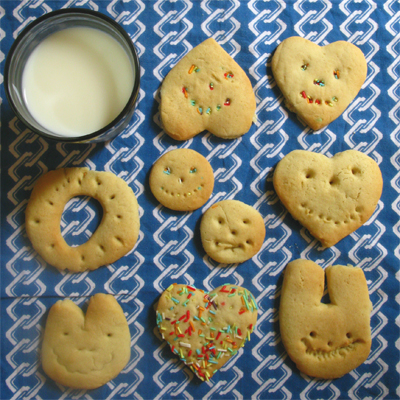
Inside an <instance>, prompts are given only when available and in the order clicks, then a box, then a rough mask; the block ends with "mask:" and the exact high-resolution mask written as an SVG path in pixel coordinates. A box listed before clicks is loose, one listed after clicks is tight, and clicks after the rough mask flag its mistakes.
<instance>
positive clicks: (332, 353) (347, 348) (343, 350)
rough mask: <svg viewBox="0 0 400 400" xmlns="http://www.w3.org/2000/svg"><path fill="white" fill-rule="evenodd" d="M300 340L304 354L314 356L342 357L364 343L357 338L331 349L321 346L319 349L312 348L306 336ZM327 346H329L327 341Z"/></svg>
mask: <svg viewBox="0 0 400 400" xmlns="http://www.w3.org/2000/svg"><path fill="white" fill-rule="evenodd" d="M301 341H302V342H303V343H304V345H305V347H306V354H309V355H311V356H313V357H316V358H321V357H323V358H329V357H343V356H345V355H346V354H348V353H350V352H352V351H357V346H359V345H360V344H362V343H365V342H364V341H363V340H361V339H357V340H354V341H353V342H351V343H350V344H347V345H343V346H339V347H337V348H335V349H333V350H326V349H323V348H319V349H316V348H314V347H313V346H312V344H311V343H310V342H309V340H308V339H307V338H302V339H301ZM328 346H330V344H329V342H328Z"/></svg>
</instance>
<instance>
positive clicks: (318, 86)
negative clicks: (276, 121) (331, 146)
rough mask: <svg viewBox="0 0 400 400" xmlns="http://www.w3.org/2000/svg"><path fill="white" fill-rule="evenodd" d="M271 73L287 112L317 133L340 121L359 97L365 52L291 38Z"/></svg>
mask: <svg viewBox="0 0 400 400" xmlns="http://www.w3.org/2000/svg"><path fill="white" fill-rule="evenodd" d="M272 73H273V75H274V78H275V81H276V83H277V85H278V86H279V89H280V90H281V92H282V94H283V96H284V98H285V104H286V106H287V108H288V109H289V110H290V111H292V112H294V113H296V114H297V115H298V116H299V118H300V119H301V120H303V121H304V122H305V123H306V124H307V125H308V126H309V127H310V128H311V129H313V130H318V129H321V128H323V127H324V126H326V125H328V124H329V123H331V122H332V121H333V120H335V119H336V118H338V117H339V116H340V115H341V114H342V113H343V111H344V110H345V109H346V108H347V106H348V105H349V104H350V102H351V101H353V99H354V98H355V97H356V96H357V93H358V92H359V91H360V89H361V86H362V85H363V83H364V81H365V78H366V76H367V62H366V60H365V57H364V54H363V53H362V51H361V50H360V49H359V48H358V47H357V46H355V45H353V44H351V43H348V42H344V41H338V42H334V43H331V44H329V45H327V46H323V47H320V46H318V45H317V44H315V43H312V42H310V41H309V40H307V39H303V38H301V37H290V38H288V39H285V40H284V41H283V42H282V43H281V44H280V45H279V46H278V48H277V49H276V51H275V54H274V56H273V58H272Z"/></svg>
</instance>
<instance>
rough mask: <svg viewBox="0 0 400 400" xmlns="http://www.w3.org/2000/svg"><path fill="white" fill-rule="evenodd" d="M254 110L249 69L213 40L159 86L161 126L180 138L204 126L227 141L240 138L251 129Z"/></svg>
mask: <svg viewBox="0 0 400 400" xmlns="http://www.w3.org/2000/svg"><path fill="white" fill-rule="evenodd" d="M255 110H256V100H255V96H254V92H253V88H252V86H251V83H250V80H249V78H248V77H247V75H246V73H245V72H244V71H243V69H242V68H241V67H240V66H239V65H238V64H237V63H236V62H235V61H234V60H233V58H232V57H231V56H230V55H229V54H228V53H227V52H226V51H225V50H224V49H223V48H222V47H221V46H220V45H219V44H218V43H217V42H216V41H215V40H214V39H211V38H210V39H207V40H205V41H204V42H203V43H201V44H199V45H198V46H197V47H195V48H194V49H192V50H191V51H190V52H189V53H188V54H187V55H186V56H185V57H183V58H182V59H181V60H180V61H179V62H178V64H177V65H176V66H175V67H174V68H173V69H172V70H171V71H170V72H169V73H168V75H167V76H166V77H165V79H164V81H163V83H162V86H161V103H160V114H161V120H162V124H163V128H164V130H165V132H166V133H167V134H168V135H169V136H171V137H172V138H174V139H176V140H187V139H190V138H192V137H193V136H195V135H197V134H198V133H200V132H202V131H204V130H208V131H210V132H211V133H213V134H214V135H216V136H219V137H221V138H224V139H234V138H237V137H239V136H242V135H243V134H245V133H246V132H247V131H248V130H249V129H250V126H251V124H252V122H253V120H254V117H255Z"/></svg>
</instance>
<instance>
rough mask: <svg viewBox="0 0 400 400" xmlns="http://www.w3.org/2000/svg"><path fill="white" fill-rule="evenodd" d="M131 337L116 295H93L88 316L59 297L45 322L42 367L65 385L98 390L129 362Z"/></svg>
mask: <svg viewBox="0 0 400 400" xmlns="http://www.w3.org/2000/svg"><path fill="white" fill-rule="evenodd" d="M130 339H131V336H130V332H129V327H128V323H127V321H126V318H125V315H124V313H123V311H122V309H121V307H120V305H119V304H118V303H117V301H116V300H115V299H114V297H113V296H111V295H105V294H96V295H94V296H93V297H92V298H91V299H90V302H89V306H88V309H87V312H86V316H85V315H84V314H83V312H82V310H81V309H80V308H79V307H78V306H77V305H76V304H75V303H73V302H72V301H71V300H59V301H58V302H57V303H56V304H54V305H53V307H52V308H51V309H50V312H49V316H48V318H47V321H46V327H45V331H44V338H43V344H42V365H43V369H44V371H45V373H46V374H47V375H48V376H49V377H50V378H52V379H53V380H54V381H56V382H58V383H60V384H62V385H65V386H68V387H71V388H76V389H95V388H97V387H99V386H102V385H104V384H105V383H107V382H108V381H110V380H111V379H113V378H115V377H116V376H117V375H118V374H119V373H120V372H121V370H122V369H123V368H124V367H125V365H126V364H127V363H128V361H129V359H130V351H131V350H130Z"/></svg>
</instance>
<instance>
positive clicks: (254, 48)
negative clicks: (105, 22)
mask: <svg viewBox="0 0 400 400" xmlns="http://www.w3.org/2000/svg"><path fill="white" fill-rule="evenodd" d="M68 7H79V8H90V9H94V10H98V11H100V12H102V13H104V14H106V15H108V16H110V17H112V18H113V19H115V20H116V21H118V22H119V24H121V25H122V26H123V28H125V29H126V31H127V32H128V33H129V35H130V36H131V38H132V41H133V42H134V43H135V46H136V49H137V51H138V54H139V57H140V62H141V89H140V97H139V100H138V104H137V109H136V111H135V114H134V117H133V118H132V121H131V123H130V124H129V126H128V128H127V129H126V130H125V131H124V132H123V133H122V134H121V135H119V136H118V137H116V138H115V139H114V140H112V141H110V142H107V143H103V144H96V145H95V144H84V145H76V144H57V143H53V142H48V141H46V140H43V139H42V138H40V137H38V136H37V135H36V134H33V133H32V132H30V131H29V130H27V129H26V128H25V126H24V125H23V124H22V123H21V122H20V121H19V120H18V119H17V118H16V117H15V115H14V113H13V112H12V111H11V109H10V106H9V104H8V103H7V100H6V99H5V94H4V87H3V84H1V99H2V112H1V123H2V128H1V129H2V131H1V161H2V163H1V167H2V168H1V393H0V395H1V396H0V397H1V398H2V399H10V398H13V399H16V398H23V399H32V398H35V399H59V398H60V399H61V398H74V399H80V398H85V399H90V398H92V399H106V398H110V399H111V398H128V399H154V398H188V399H190V398H195V399H198V398H226V399H232V398H246V399H249V398H263V399H286V398H324V399H333V398H391V399H392V398H398V397H399V395H400V386H399V369H400V363H399V358H400V357H399V347H400V340H399V317H398V316H399V302H400V296H399V274H398V267H399V258H400V246H399V237H400V230H399V227H400V223H399V215H400V194H399V192H400V173H399V170H400V151H399V143H400V131H399V126H400V116H399V104H400V98H399V97H400V92H399V90H400V89H399V83H400V82H399V19H400V7H399V2H398V1H397V0H387V1H380V0H375V2H374V1H372V0H343V1H338V0H332V1H329V0H313V1H311V0H308V1H306V0H298V1H286V2H285V1H282V0H268V1H265V0H264V1H262V0H251V1H239V0H231V1H211V0H203V1H190V0H174V1H167V0H158V1H146V0H113V1H104V0H59V1H46V0H22V1H16V0H2V1H1V3H0V18H1V19H0V22H1V30H0V40H1V42H0V43H1V53H0V67H1V73H2V74H3V71H4V58H5V56H6V55H7V53H8V50H9V48H10V46H11V44H12V42H13V40H14V39H15V38H16V37H17V36H18V34H19V33H20V31H21V30H22V29H23V28H24V27H25V26H27V25H28V24H29V23H30V22H31V21H33V20H34V19H35V18H37V17H39V16H40V15H43V14H45V13H47V12H49V11H52V10H56V9H60V8H68ZM294 35H297V36H302V37H305V38H308V39H310V40H312V41H314V42H315V43H318V44H320V45H325V44H328V43H331V42H334V41H337V40H345V41H348V42H351V43H354V44H356V45H357V46H359V47H360V48H361V50H362V51H363V52H364V54H365V57H366V59H367V62H368V75H367V79H366V82H365V84H364V85H363V87H362V89H361V91H360V93H359V95H358V96H357V98H356V99H355V101H354V102H353V103H352V104H351V105H350V107H349V108H348V109H347V110H346V112H345V113H344V114H343V115H342V116H341V117H340V118H338V119H337V120H336V121H334V122H333V123H331V124H330V125H329V126H328V127H326V128H325V129H322V130H321V131H318V132H312V131H310V130H309V129H308V128H307V127H306V126H304V125H302V124H301V123H300V122H299V121H298V119H297V118H296V116H295V115H294V114H292V113H288V111H287V109H286V108H285V107H284V106H283V99H282V95H281V93H280V91H279V90H278V89H277V87H276V85H275V82H274V79H273V76H272V74H271V69H270V60H271V54H272V53H273V51H274V50H275V48H276V46H277V45H278V44H279V43H280V42H281V41H282V40H283V39H285V38H287V37H290V36H294ZM208 37H213V38H215V39H216V40H217V41H218V42H219V43H220V44H221V45H222V47H223V48H224V49H225V50H226V51H227V52H229V53H230V54H231V55H232V57H234V59H235V60H236V61H237V62H238V63H239V64H240V65H241V66H242V67H243V69H244V70H245V71H246V73H247V74H248V75H249V77H250V79H251V82H252V84H253V87H254V91H255V94H256V99H257V117H258V120H257V123H255V124H253V126H252V127H251V129H250V131H249V132H248V133H247V134H246V135H244V136H243V137H242V138H240V139H237V140H227V141H224V140H221V139H218V138H216V137H214V136H212V135H210V134H209V133H207V132H204V133H203V134H200V135H198V136H196V137H195V138H194V139H192V140H189V141H187V142H176V141H174V140H172V139H171V138H169V137H168V136H167V135H166V134H165V133H164V132H163V130H162V127H161V124H160V115H159V112H158V106H159V101H160V97H159V88H160V84H161V82H162V80H163V78H164V77H165V76H166V74H167V73H168V72H169V71H170V69H171V68H172V67H173V66H174V65H175V64H176V62H177V61H178V60H179V59H181V58H182V57H183V56H184V55H185V54H186V53H187V52H188V51H189V50H190V49H191V48H192V47H194V46H196V45H197V44H199V43H200V42H202V41H203V40H205V39H206V38H208ZM1 77H2V75H1ZM1 81H2V80H1ZM176 147H187V148H191V149H194V150H197V151H198V152H200V153H201V154H203V155H204V156H205V157H207V159H208V160H209V161H210V163H211V166H212V168H213V170H214V174H215V187H214V193H213V195H212V198H211V199H210V200H209V202H208V203H207V204H206V205H205V206H204V207H203V208H201V209H199V210H197V211H194V212H191V213H180V212H174V211H171V210H168V209H165V208H163V207H161V206H160V205H159V204H158V202H157V201H156V200H155V199H154V197H153V196H152V194H151V192H150V190H149V184H148V177H149V171H150V168H151V166H152V164H153V162H154V161H155V160H156V159H157V158H158V157H159V156H160V155H161V154H163V153H165V152H166V151H168V150H171V149H173V148H176ZM294 149H305V150H310V151H314V152H318V153H322V154H325V155H327V156H332V155H334V154H335V153H337V152H340V151H344V150H347V149H357V150H359V151H362V152H363V153H365V154H368V155H369V156H370V157H372V158H373V159H374V160H375V161H376V162H377V163H378V164H379V165H380V168H381V170H382V173H383V178H384V187H383V195H382V198H381V200H380V201H379V204H378V207H377V209H376V211H375V213H374V214H373V216H372V217H371V219H370V220H369V221H368V222H367V223H366V224H365V225H364V226H363V227H361V228H360V229H358V230H357V231H356V232H355V233H353V234H351V235H350V236H348V237H346V238H345V239H344V240H342V241H341V242H339V243H338V244H337V245H336V246H334V247H332V248H330V249H326V250H322V249H321V248H320V245H319V243H318V242H317V241H316V240H314V239H313V237H311V236H310V235H309V233H308V232H307V230H305V229H304V228H302V227H301V225H299V224H298V223H297V222H295V221H294V220H293V218H292V217H291V216H290V215H289V214H288V213H287V212H286V210H285V209H284V207H283V206H282V205H281V203H280V202H279V200H278V198H277V196H276V193H275V191H274V189H273V185H272V174H273V171H274V167H275V166H276V164H277V162H278V161H279V160H280V159H281V158H282V157H283V156H284V155H286V154H288V153H289V152H290V151H292V150H294ZM69 166H87V167H89V168H90V169H95V170H99V171H103V170H105V171H111V172H113V173H115V174H117V175H118V176H120V177H121V178H123V179H124V180H126V181H127V182H128V183H129V185H130V186H131V187H132V189H133V191H134V192H135V194H136V196H137V199H138V202H139V205H140V216H141V230H140V235H139V240H138V243H137V245H136V246H135V248H134V250H133V251H131V253H130V254H129V255H127V256H125V257H123V258H122V259H120V260H119V261H117V262H115V263H114V264H112V265H107V266H105V267H102V268H99V269H98V270H96V271H93V272H88V273H82V274H77V275H76V274H69V273H62V272H58V271H57V270H56V269H55V268H53V267H51V266H49V265H46V263H45V262H44V261H43V260H42V259H41V258H40V257H39V256H38V255H37V253H36V252H35V251H34V250H33V249H32V247H31V245H30V242H29V240H28V239H27V237H26V233H25V225H24V224H25V222H24V210H25V207H26V204H27V201H28V198H29V195H30V193H31V190H32V187H33V186H34V184H35V182H36V180H37V179H38V178H39V177H40V176H41V175H43V174H44V173H45V172H47V171H48V170H52V169H55V168H61V167H69ZM222 199H237V200H241V201H244V202H246V203H247V204H250V205H252V206H254V207H255V208H256V209H257V210H259V212H260V213H261V214H262V216H263V218H264V220H265V226H266V230H267V234H266V238H265V242H264V244H263V246H262V249H261V251H260V252H259V253H258V254H257V255H256V256H255V257H253V259H251V260H249V261H247V262H244V263H242V264H239V265H230V266H228V267H226V268H222V267H221V266H219V265H218V264H217V263H215V262H214V261H212V260H211V259H210V258H209V257H208V256H207V255H206V254H205V252H204V250H203V248H202V246H201V242H200V238H199V235H200V232H199V222H200V219H201V216H202V214H203V213H204V211H205V210H206V209H207V208H208V207H209V206H210V204H213V203H214V202H216V201H218V200H222ZM99 211H100V210H99V207H98V205H97V204H96V202H95V201H94V200H90V201H89V199H88V198H75V199H72V200H71V201H70V202H69V203H68V204H67V206H66V210H65V212H64V214H63V218H62V222H61V228H62V231H63V234H64V236H65V237H66V239H67V241H68V243H71V244H73V243H75V244H77V243H81V242H83V241H85V240H87V238H88V237H89V236H90V232H93V230H94V229H95V228H96V226H97V223H98V218H97V217H96V216H97V215H98V214H99ZM300 257H301V258H306V259H310V260H313V261H315V262H317V263H318V264H320V265H321V266H323V267H326V266H328V265H331V264H335V263H336V264H342V265H346V264H352V265H357V266H360V267H362V268H363V270H364V272H365V275H366V277H367V281H368V286H369V292H370V298H371V301H372V303H373V311H372V314H371V326H372V349H371V353H370V356H369V358H368V360H367V361H366V362H365V363H364V364H363V365H361V366H360V367H359V368H357V369H356V370H354V371H352V372H351V373H349V374H347V375H346V376H344V377H342V378H340V379H337V380H334V381H321V380H316V379H311V378H309V377H307V376H305V375H302V374H300V373H299V372H298V370H297V369H296V367H295V365H294V364H293V363H292V361H291V360H290V359H289V358H288V356H287V354H286V352H285V350H284V348H283V346H282V342H281V339H280V334H279V324H278V309H279V299H280V290H281V284H282V272H283V270H284V268H285V266H286V265H287V263H288V262H289V261H291V260H294V259H297V258H300ZM173 282H182V283H187V284H192V285H195V286H196V287H199V288H205V289H207V290H211V289H212V288H215V287H217V286H219V285H221V284H223V283H225V282H231V283H235V284H238V285H242V286H245V287H247V288H248V289H249V290H251V291H252V293H253V294H254V296H255V297H256V299H257V302H258V304H259V316H258V323H257V327H256V328H255V331H254V334H253V335H252V336H251V341H250V343H248V344H247V345H246V346H245V348H244V349H241V350H240V351H239V353H238V354H237V355H236V356H235V357H234V358H233V359H232V360H231V361H230V362H229V363H228V364H227V365H226V366H225V367H223V368H222V370H221V371H219V372H218V373H217V374H216V375H215V377H213V378H212V380H211V381H210V382H206V383H201V382H200V381H199V380H198V379H197V378H196V377H195V376H193V374H192V372H191V371H190V370H189V369H188V368H187V367H184V366H183V364H182V363H181V362H180V361H179V360H178V359H177V357H175V356H174V355H172V353H171V351H170V349H169V347H168V346H166V345H165V343H163V342H162V341H161V339H160V336H159V334H158V332H157V328H156V318H155V304H156V302H157V299H158V297H159V295H160V293H161V292H162V291H163V290H164V289H165V288H167V287H168V286H169V285H170V284H171V283H173ZM98 292H105V293H112V294H114V295H115V296H116V297H117V299H118V301H119V302H120V304H121V305H122V307H123V309H124V311H125V314H126V316H127V320H128V323H129V327H130V332H131V335H132V356H131V360H130V362H129V364H128V365H127V366H126V368H125V369H124V370H123V371H122V373H121V374H120V375H119V376H118V377H117V378H116V379H114V380H113V381H111V382H109V383H108V384H106V385H105V386H103V387H101V388H99V389H97V390H92V391H81V390H71V389H68V388H65V387H61V386H59V385H57V384H55V383H54V382H53V381H52V380H50V379H49V378H47V377H46V375H45V374H44V372H43V369H42V367H41V363H40V351H39V350H40V346H41V339H42V334H43V329H44V324H45V321H46V317H47V313H48V310H49V308H50V307H51V306H52V305H53V304H54V303H55V302H56V301H57V300H58V299H60V298H64V297H70V298H72V299H73V300H74V301H75V302H76V303H77V304H79V305H80V306H84V305H85V304H87V300H88V297H90V296H92V295H93V294H95V293H98ZM354 307H355V308H356V307H357V303H355V304H354Z"/></svg>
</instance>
